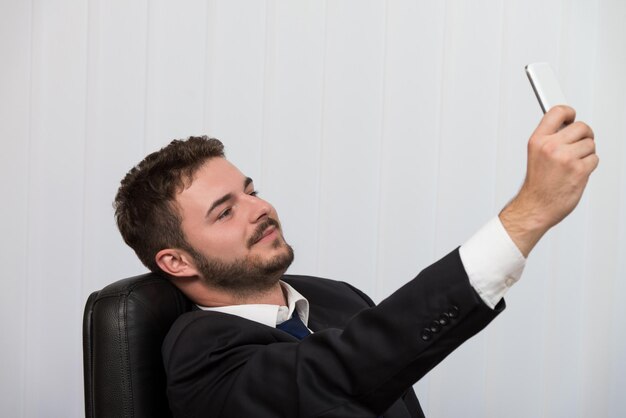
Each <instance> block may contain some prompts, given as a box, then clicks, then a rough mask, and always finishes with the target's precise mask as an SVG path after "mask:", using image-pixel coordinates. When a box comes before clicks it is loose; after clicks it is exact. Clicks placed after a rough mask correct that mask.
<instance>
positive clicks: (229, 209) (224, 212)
mask: <svg viewBox="0 0 626 418" xmlns="http://www.w3.org/2000/svg"><path fill="white" fill-rule="evenodd" d="M232 213H233V209H232V208H228V209H226V210H224V211H223V212H222V213H220V215H219V216H218V217H217V220H218V221H221V220H222V219H225V218H227V217H228V216H230V215H231V214H232Z"/></svg>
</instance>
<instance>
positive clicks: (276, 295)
mask: <svg viewBox="0 0 626 418" xmlns="http://www.w3.org/2000/svg"><path fill="white" fill-rule="evenodd" d="M174 284H175V285H176V286H177V287H178V288H179V289H180V290H181V291H182V292H183V293H184V294H185V295H186V296H187V297H188V298H189V299H191V301H192V302H194V303H195V304H197V305H201V306H207V307H217V306H230V305H248V304H263V305H279V306H287V298H286V296H285V293H284V292H283V288H282V286H281V285H280V282H276V283H274V284H273V285H272V286H270V287H269V288H267V289H255V290H250V291H244V292H233V291H230V290H227V289H222V288H215V287H211V286H208V285H206V284H204V283H201V282H200V281H193V282H188V283H180V282H179V283H177V281H174Z"/></svg>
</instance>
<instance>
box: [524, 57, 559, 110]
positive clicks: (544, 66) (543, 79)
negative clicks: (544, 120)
mask: <svg viewBox="0 0 626 418" xmlns="http://www.w3.org/2000/svg"><path fill="white" fill-rule="evenodd" d="M526 75H527V76H528V80H530V84H531V86H533V90H534V91H535V96H537V100H539V105H540V106H541V110H543V113H546V112H547V111H548V110H550V109H551V108H552V107H554V106H556V105H559V104H567V100H565V96H564V95H563V91H562V90H561V86H560V85H559V82H558V80H557V79H556V75H555V74H554V71H552V67H550V64H548V63H546V62H536V63H533V64H528V65H527V66H526Z"/></svg>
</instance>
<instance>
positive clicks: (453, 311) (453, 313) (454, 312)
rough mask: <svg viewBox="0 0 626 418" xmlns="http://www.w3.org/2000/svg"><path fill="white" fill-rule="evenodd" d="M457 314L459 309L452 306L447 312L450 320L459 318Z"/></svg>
mask: <svg viewBox="0 0 626 418" xmlns="http://www.w3.org/2000/svg"><path fill="white" fill-rule="evenodd" d="M459 313H460V311H459V307H458V306H452V307H451V308H450V310H449V311H448V316H449V317H450V318H456V317H458V316H459Z"/></svg>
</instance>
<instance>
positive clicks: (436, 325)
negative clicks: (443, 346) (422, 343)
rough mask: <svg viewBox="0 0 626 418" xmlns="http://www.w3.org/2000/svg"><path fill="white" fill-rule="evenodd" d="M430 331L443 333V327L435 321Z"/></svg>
mask: <svg viewBox="0 0 626 418" xmlns="http://www.w3.org/2000/svg"><path fill="white" fill-rule="evenodd" d="M430 330H431V331H432V332H434V333H437V332H439V331H441V325H439V321H437V320H435V321H433V322H432V324H430Z"/></svg>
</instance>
